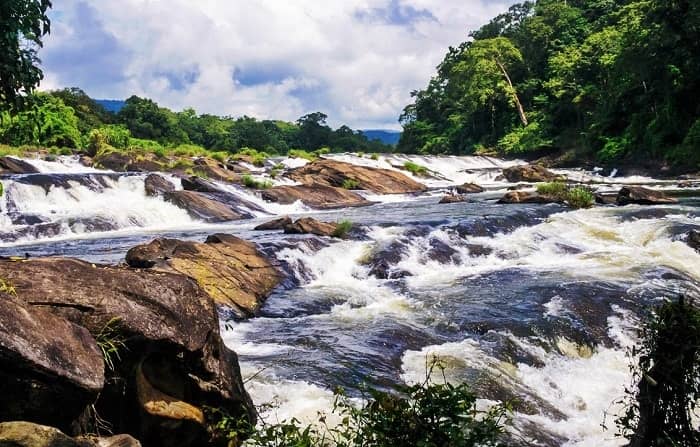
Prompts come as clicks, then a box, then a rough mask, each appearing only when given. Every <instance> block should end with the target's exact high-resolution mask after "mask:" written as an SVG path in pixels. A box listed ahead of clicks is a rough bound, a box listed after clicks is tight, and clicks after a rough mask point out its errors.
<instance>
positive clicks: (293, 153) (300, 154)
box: [287, 149, 318, 161]
mask: <svg viewBox="0 0 700 447" xmlns="http://www.w3.org/2000/svg"><path fill="white" fill-rule="evenodd" d="M287 156H289V157H290V158H303V159H304V160H308V161H314V160H316V159H317V158H318V155H316V154H312V153H310V152H307V151H305V150H302V149H292V150H290V151H289V152H288V153H287Z"/></svg>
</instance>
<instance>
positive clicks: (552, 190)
mask: <svg viewBox="0 0 700 447" xmlns="http://www.w3.org/2000/svg"><path fill="white" fill-rule="evenodd" d="M567 191H568V188H567V186H566V183H563V182H549V183H540V184H538V185H537V192H538V193H539V194H542V195H546V196H555V197H562V198H563V197H564V196H565V195H566V193H567Z"/></svg>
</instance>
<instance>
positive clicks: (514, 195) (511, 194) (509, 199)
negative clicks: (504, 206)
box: [497, 191, 559, 203]
mask: <svg viewBox="0 0 700 447" xmlns="http://www.w3.org/2000/svg"><path fill="white" fill-rule="evenodd" d="M558 202H559V200H557V199H556V198H554V197H550V196H546V195H542V194H538V193H536V192H534V191H532V192H531V191H508V192H507V193H506V194H505V195H504V196H503V197H501V198H500V199H499V200H498V202H497V203H558Z"/></svg>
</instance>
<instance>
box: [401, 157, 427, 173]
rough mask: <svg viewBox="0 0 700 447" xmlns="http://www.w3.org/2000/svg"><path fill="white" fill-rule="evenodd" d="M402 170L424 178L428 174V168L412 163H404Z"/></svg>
mask: <svg viewBox="0 0 700 447" xmlns="http://www.w3.org/2000/svg"><path fill="white" fill-rule="evenodd" d="M403 168H404V169H405V170H407V171H408V172H410V173H411V174H413V175H418V176H424V175H427V174H428V168H426V167H425V166H421V165H419V164H417V163H414V162H412V161H407V162H405V163H404V164H403Z"/></svg>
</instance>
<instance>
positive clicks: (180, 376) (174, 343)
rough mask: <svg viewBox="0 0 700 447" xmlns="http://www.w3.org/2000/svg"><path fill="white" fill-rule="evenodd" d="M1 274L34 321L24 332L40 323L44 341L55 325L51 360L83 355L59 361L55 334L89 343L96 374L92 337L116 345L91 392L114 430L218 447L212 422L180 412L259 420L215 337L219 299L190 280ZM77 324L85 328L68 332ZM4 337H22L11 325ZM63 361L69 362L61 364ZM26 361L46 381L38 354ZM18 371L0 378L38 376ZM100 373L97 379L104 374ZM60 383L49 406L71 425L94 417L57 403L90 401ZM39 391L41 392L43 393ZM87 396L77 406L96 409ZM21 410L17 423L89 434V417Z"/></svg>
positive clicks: (42, 268)
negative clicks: (207, 410) (217, 411)
mask: <svg viewBox="0 0 700 447" xmlns="http://www.w3.org/2000/svg"><path fill="white" fill-rule="evenodd" d="M215 239H216V241H219V242H214V243H220V241H221V239H223V237H216V238H215ZM239 248H240V247H239ZM219 269H221V267H219ZM0 276H2V277H3V278H4V280H5V281H6V282H7V283H10V284H12V285H13V288H14V290H15V291H16V293H17V299H18V300H19V302H20V305H22V306H25V308H26V309H27V311H26V312H23V314H24V315H25V316H24V318H25V319H27V318H30V317H31V318H33V319H34V320H30V321H25V322H22V323H21V324H22V326H23V327H26V328H27V329H32V328H34V327H35V326H36V325H37V324H40V325H41V326H42V328H41V330H38V329H37V332H38V334H39V335H36V336H40V334H42V333H46V334H48V332H45V331H46V328H47V327H50V328H51V332H50V333H51V334H52V335H51V337H52V338H51V343H52V344H54V345H52V346H53V348H51V349H53V351H51V353H50V354H49V355H48V358H49V359H55V361H56V362H60V364H61V365H63V368H69V366H70V365H71V364H75V363H76V362H79V361H80V359H81V358H82V357H80V352H81V350H80V349H79V347H75V348H71V349H70V353H69V354H60V353H61V352H63V351H60V350H56V348H57V346H56V345H55V340H54V339H53V335H54V334H55V333H56V331H59V333H61V336H62V338H65V340H64V341H63V342H64V343H70V340H71V338H70V334H71V333H75V334H77V335H76V337H79V336H80V337H85V338H86V340H85V341H84V342H83V343H82V349H83V350H90V349H92V351H89V352H91V353H92V354H93V356H92V357H89V358H88V357H86V359H87V360H85V362H87V361H88V360H89V359H93V360H95V359H96V361H97V364H98V365H100V368H101V367H102V355H101V353H100V352H98V351H97V348H96V347H95V345H94V343H95V342H94V340H91V338H90V337H93V338H94V339H97V340H100V339H105V340H110V342H111V343H115V347H116V348H115V349H117V353H114V352H112V353H111V354H110V359H109V365H110V367H109V368H105V371H106V380H105V384H104V387H101V384H99V382H96V385H95V386H94V387H92V388H93V389H92V392H93V393H95V394H96V393H97V391H99V398H97V401H96V402H95V403H94V408H95V411H97V413H98V414H99V415H100V417H101V418H102V419H104V420H107V421H109V423H111V424H112V425H113V426H114V428H115V430H116V431H117V432H125V433H130V434H133V435H134V436H136V437H137V438H138V439H140V440H141V441H143V442H144V445H147V446H161V445H163V446H170V445H182V446H200V445H214V444H209V442H210V441H211V440H210V439H209V433H208V431H207V421H205V420H193V419H192V418H186V417H183V416H182V414H181V413H180V412H179V410H178V409H182V408H189V409H192V411H193V412H195V413H196V412H197V411H199V412H202V411H203V408H204V407H206V406H210V407H215V408H222V409H224V410H225V411H227V412H229V413H230V414H231V415H233V416H235V417H247V418H249V419H251V420H252V419H254V416H253V414H254V413H253V408H252V403H251V402H250V398H249V397H248V395H247V393H246V392H245V390H244V388H243V382H242V379H241V376H240V371H239V369H238V362H237V358H236V355H235V353H233V352H232V351H230V350H229V349H228V348H226V346H225V345H224V344H223V342H222V340H221V337H220V335H219V322H218V318H217V313H216V308H215V303H214V300H213V299H212V297H211V296H210V295H209V294H208V293H207V291H205V290H204V289H203V288H202V287H200V286H199V284H198V283H197V282H196V281H195V280H194V279H192V278H190V277H188V276H186V275H184V274H180V273H176V272H169V271H163V270H153V269H152V270H139V269H132V268H125V267H118V266H116V267H115V266H105V265H94V264H90V263H87V262H83V261H79V260H74V259H66V258H44V259H30V260H26V261H22V262H12V261H8V260H0ZM3 311H4V312H10V311H12V308H11V307H9V306H5V308H4V310H3ZM27 312H28V313H27ZM26 315H29V317H28V316H26ZM37 315H38V316H37ZM50 318H53V319H55V320H56V321H53V320H51V321H50V320H49V319H50ZM0 321H2V322H3V325H5V324H7V323H6V322H7V321H11V320H9V319H8V318H5V315H3V318H2V320H0ZM20 321H22V320H20ZM33 321H37V322H38V323H36V324H34V323H33ZM32 324H34V326H32ZM78 326H81V328H78V329H77V330H73V332H70V331H69V329H70V328H74V327H78ZM62 327H64V328H66V329H65V330H64V329H61V328H62ZM83 328H84V329H83ZM8 330H9V331H11V332H12V333H16V332H17V330H15V329H12V327H10V328H9V329H8ZM42 331H44V332H42ZM38 340H39V341H35V340H33V341H32V342H33V343H35V346H38V348H35V349H40V348H41V346H42V345H41V342H40V340H41V339H38ZM103 342H104V340H103ZM69 346H70V345H69ZM91 346H92V348H91ZM47 349H48V348H47ZM12 351H13V352H14V351H21V352H22V353H23V355H24V356H25V357H28V356H29V355H30V354H31V352H33V351H31V350H30V351H27V350H26V349H25V348H22V347H21V346H19V347H18V348H17V349H13V350H12ZM64 351H66V349H64ZM17 354H18V353H15V357H16V355H17ZM61 355H63V356H64V357H67V356H70V357H67V358H66V360H65V361H62V360H60V359H61ZM1 357H5V356H1ZM28 358H29V360H27V361H25V362H24V363H23V364H26V365H28V366H27V368H30V369H31V370H32V371H33V374H34V376H36V375H39V376H41V374H46V372H45V370H46V369H47V368H46V367H45V366H42V364H39V363H38V361H36V360H35V361H34V363H32V362H31V361H30V360H31V358H32V357H28ZM71 362H72V363H71ZM16 364H17V362H12V363H11V364H8V363H7V362H3V361H0V374H1V375H3V376H7V377H23V378H24V377H26V378H31V377H34V376H32V374H30V373H29V372H27V373H26V374H25V373H23V374H22V375H21V376H19V375H18V374H17V370H16V368H17V366H16ZM13 368H14V369H13ZM89 371H90V370H89V368H87V367H83V368H80V371H79V373H74V374H73V376H71V375H70V374H69V373H70V372H71V370H68V372H66V373H64V374H63V376H62V377H65V379H61V380H64V382H66V383H68V384H70V383H71V381H70V380H69V379H70V378H71V377H74V376H76V375H77V376H79V378H80V379H81V380H83V381H87V380H89V379H90V378H91V377H92V376H91V375H90V374H89ZM98 372H99V371H98ZM54 374H56V375H58V372H56V373H54ZM95 375H98V376H99V378H100V380H101V379H102V377H103V376H102V374H97V373H96V374H95ZM48 377H49V378H50V376H48ZM15 380H17V379H15ZM57 380H58V379H57ZM57 380H53V382H52V385H54V387H53V388H52V390H54V391H55V392H57V393H60V397H61V399H63V400H61V399H58V398H57V399H56V400H55V402H53V404H52V405H47V406H46V407H47V408H53V409H54V411H55V410H56V409H59V410H62V411H61V412H62V415H63V417H64V418H66V419H70V418H72V417H73V416H71V415H74V413H75V411H78V410H82V413H85V414H86V415H88V416H89V414H90V413H89V411H91V410H90V408H92V407H90V406H87V407H86V408H82V409H81V408H80V405H78V404H77V403H76V404H75V405H74V407H76V410H75V411H69V409H70V408H72V407H71V406H68V405H66V406H65V408H63V407H61V406H57V405H55V403H56V402H63V401H65V400H66V399H76V400H79V397H80V396H81V395H84V394H85V393H83V394H81V393H79V392H73V393H72V394H69V393H64V392H63V391H62V389H61V388H59V387H58V386H55V385H56V382H57ZM76 380H77V379H73V382H75V381H76ZM3 383H6V382H3ZM37 383H38V382H37ZM91 383H92V382H91ZM82 386H83V388H87V386H86V385H82ZM100 388H101V389H100ZM36 394H37V395H40V393H39V392H38V391H37V392H36ZM28 396H30V397H31V396H32V395H31V394H28ZM90 396H92V395H90V394H88V398H87V402H85V401H81V402H82V403H83V404H85V405H86V404H87V403H90V400H89V397H90ZM154 396H155V397H154ZM26 397H27V396H25V401H26ZM29 401H30V402H31V399H30V400H29ZM37 402H40V400H38V399H37ZM162 402H166V403H168V404H167V405H166V408H173V409H175V410H173V411H160V410H159V409H161V408H162ZM18 411H19V412H20V413H21V414H19V416H21V417H18V419H24V420H30V421H32V422H37V423H42V424H48V425H55V426H59V427H60V428H64V429H65V430H69V429H70V430H71V431H73V430H75V428H74V424H76V423H79V424H87V425H88V428H89V425H90V423H91V422H90V421H91V419H90V417H87V418H82V417H80V418H77V420H75V421H73V422H72V423H71V424H66V423H65V421H64V420H63V419H61V416H56V415H53V414H46V413H45V411H47V410H46V409H44V408H37V409H35V408H27V407H22V408H19V410H18ZM79 413H80V411H79Z"/></svg>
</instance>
